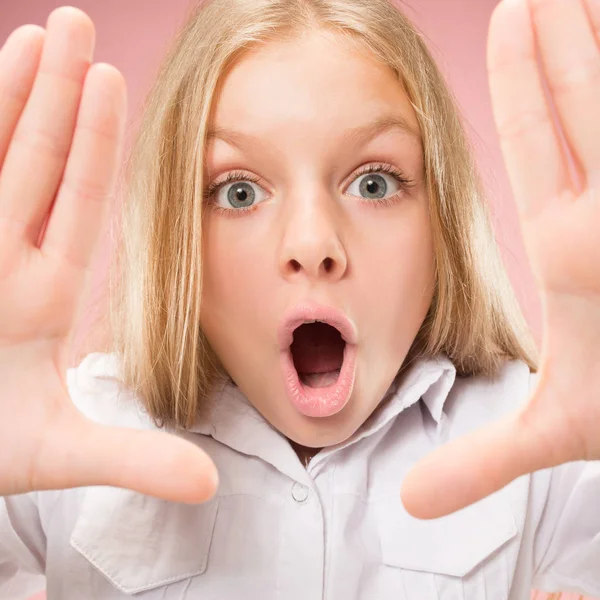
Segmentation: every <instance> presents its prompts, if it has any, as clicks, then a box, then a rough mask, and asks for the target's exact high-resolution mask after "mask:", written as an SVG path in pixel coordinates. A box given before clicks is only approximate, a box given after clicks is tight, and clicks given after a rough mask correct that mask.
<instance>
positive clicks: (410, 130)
mask: <svg viewBox="0 0 600 600" xmlns="http://www.w3.org/2000/svg"><path fill="white" fill-rule="evenodd" d="M390 129H400V130H401V131H403V132H404V133H406V134H407V135H408V136H409V137H410V138H411V139H412V140H413V141H414V142H417V143H419V144H420V143H421V135H420V133H419V131H418V130H417V129H415V127H414V126H413V125H412V124H411V123H409V122H408V121H407V120H406V119H405V118H404V117H403V116H402V115H383V116H379V117H377V118H376V119H375V120H374V121H372V122H369V123H366V124H364V125H359V126H358V127H354V128H352V129H349V130H347V131H346V132H344V133H343V134H342V136H341V138H340V142H341V143H342V144H343V145H344V146H345V145H350V144H356V145H359V144H365V143H366V142H368V141H369V140H371V139H373V138H374V137H376V136H378V135H381V134H382V133H384V132H386V131H388V130H390ZM216 138H218V139H220V140H223V141H224V142H227V143H228V144H230V145H231V146H235V147H237V148H240V149H241V148H242V147H243V146H251V145H256V144H259V143H260V138H258V137H255V136H253V135H249V134H247V133H242V132H241V131H234V130H233V129H227V128H225V127H211V128H209V129H208V131H207V134H206V141H207V142H208V141H210V140H211V139H216Z"/></svg>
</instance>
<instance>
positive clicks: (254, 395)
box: [202, 30, 434, 447]
mask: <svg viewBox="0 0 600 600" xmlns="http://www.w3.org/2000/svg"><path fill="white" fill-rule="evenodd" d="M211 121H212V122H211V125H212V134H211V135H210V136H209V142H208V147H207V157H206V177H207V180H206V181H207V184H210V187H211V188H213V189H214V188H215V186H218V187H217V188H216V189H215V191H214V192H213V194H212V196H211V197H210V198H209V199H208V200H207V203H208V204H209V205H210V206H209V207H208V209H207V211H206V218H205V221H204V236H205V237H204V244H205V246H204V284H203V285H204V288H203V305H202V327H203V330H204V332H205V334H206V336H207V338H208V340H209V342H210V343H211V345H212V347H213V348H214V350H215V351H216V352H217V354H218V355H219V357H220V359H221V361H222V362H223V365H224V366H225V368H226V369H227V370H228V372H229V374H230V375H231V377H232V378H233V380H234V381H235V382H236V384H237V385H238V386H239V388H240V389H241V391H242V392H243V393H244V394H245V395H246V396H247V398H248V399H249V401H250V402H251V403H252V404H253V405H254V406H255V407H256V409H257V410H258V411H259V412H260V413H262V415H263V416H264V417H265V418H266V419H267V420H268V421H269V422H270V423H271V424H272V425H273V426H274V427H276V428H277V429H278V430H279V431H281V432H282V433H283V434H284V435H286V436H287V437H288V438H290V439H291V440H292V441H294V442H296V443H297V444H301V445H304V446H310V447H324V446H328V445H332V444H335V443H338V442H341V441H343V440H345V439H347V438H348V437H349V436H350V435H352V434H353V433H354V432H355V431H356V430H357V429H358V427H360V425H361V424H362V423H363V422H364V421H365V420H366V418H367V417H368V416H369V415H370V414H371V412H372V411H373V410H374V409H375V407H376V406H377V404H378V403H379V402H380V401H381V399H382V397H383V396H384V395H385V393H386V391H387V389H388V388H389V386H390V385H391V383H392V381H393V379H394V377H395V375H396V373H397V371H398V369H399V368H400V366H401V364H402V362H403V360H404V358H405V356H406V354H407V352H408V350H409V348H410V346H411V343H412V342H413V339H414V337H415V335H416V334H417V332H418V330H419V327H420V325H421V323H422V322H423V319H424V318H425V315H426V313H427V309H428V307H429V305H430V302H431V299H432V294H433V285H434V259H433V248H432V240H431V233H430V223H429V216H428V199H427V196H426V190H425V185H424V183H423V177H424V170H423V158H422V145H421V139H420V136H419V134H418V124H417V120H416V116H415V113H414V111H413V109H412V106H411V104H410V102H409V100H408V97H407V95H406V94H405V92H404V90H403V87H402V86H401V84H400V83H399V81H398V79H397V77H396V76H395V74H394V73H393V71H392V70H391V69H389V68H388V67H385V66H383V65H382V64H380V63H379V62H378V61H377V60H376V59H375V57H374V56H373V55H371V54H370V53H368V51H367V50H359V49H358V48H357V46H356V45H354V44H352V43H351V41H350V40H347V39H345V38H343V37H341V36H339V35H336V34H333V33H328V32H324V31H320V30H313V31H311V32H309V33H306V35H305V36H304V37H302V38H301V39H296V40H294V41H291V42H277V43H275V42H271V43H270V44H268V45H265V46H263V47H261V48H257V49H254V50H252V51H251V52H250V53H246V54H244V56H243V57H242V58H241V59H240V60H238V61H237V62H236V63H235V64H234V65H232V67H231V68H230V69H229V70H228V72H227V73H226V74H225V77H224V78H223V80H222V85H221V88H220V90H219V94H218V96H217V100H216V104H215V109H214V111H213V116H212V119H211ZM231 175H233V179H231V178H230V179H229V180H228V182H227V183H224V182H225V181H226V180H227V179H228V177H229V176H231ZM219 184H222V185H220V186H219ZM310 321H313V323H312V324H306V325H302V323H304V322H310ZM314 321H324V322H327V323H329V324H324V323H318V322H317V323H315V322H314ZM340 332H341V333H340Z"/></svg>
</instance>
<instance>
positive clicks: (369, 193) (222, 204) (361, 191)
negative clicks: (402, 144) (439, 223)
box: [204, 164, 415, 216]
mask: <svg viewBox="0 0 600 600" xmlns="http://www.w3.org/2000/svg"><path fill="white" fill-rule="evenodd" d="M382 173H383V175H382ZM365 175H369V176H368V177H364V176H365ZM361 177H362V179H361ZM388 179H389V180H391V181H392V183H391V187H392V188H394V187H397V189H396V190H393V189H392V194H391V195H388V191H389V189H390V185H389V184H388V181H387V180H388ZM250 182H251V183H250ZM259 182H260V179H259V178H258V177H256V176H254V175H250V174H247V173H245V172H244V171H231V172H230V173H228V174H227V177H226V178H225V180H223V181H216V182H213V183H212V184H211V185H210V186H208V188H207V189H206V191H205V193H204V198H205V200H210V201H212V204H213V207H214V208H215V209H216V210H217V211H219V212H222V213H227V214H232V213H236V216H238V215H240V214H243V213H246V212H249V211H251V210H254V208H255V207H256V206H257V205H258V204H260V203H261V202H262V201H263V200H265V199H266V193H264V195H263V197H261V194H260V193H258V194H257V193H256V191H255V189H254V186H253V185H252V184H255V185H256V187H258V189H260V190H262V191H263V192H264V190H263V188H262V187H261V186H260V185H258V184H259ZM229 184H233V185H229ZM356 184H358V185H356ZM353 186H354V187H353ZM414 186H415V182H414V181H413V180H411V179H409V178H408V177H406V176H405V175H404V173H403V172H402V171H401V170H400V169H398V168H396V167H393V166H391V165H388V164H374V165H367V166H365V167H362V168H361V169H360V170H359V171H358V172H357V173H355V175H354V179H353V180H352V182H351V184H350V185H349V186H348V188H347V190H348V191H350V192H351V193H350V194H349V193H348V191H347V192H346V195H350V196H355V197H358V198H359V199H361V200H363V201H365V202H366V203H367V204H375V205H378V206H384V205H389V204H391V203H393V202H395V201H397V200H399V199H400V197H402V196H403V195H404V194H405V193H406V192H408V191H409V190H410V189H411V188H412V187H414Z"/></svg>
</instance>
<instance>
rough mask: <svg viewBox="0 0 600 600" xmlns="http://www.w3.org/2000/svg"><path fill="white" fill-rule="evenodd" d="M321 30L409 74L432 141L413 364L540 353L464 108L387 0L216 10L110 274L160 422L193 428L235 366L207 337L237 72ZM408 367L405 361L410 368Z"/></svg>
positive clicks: (149, 138)
mask: <svg viewBox="0 0 600 600" xmlns="http://www.w3.org/2000/svg"><path fill="white" fill-rule="evenodd" d="M311 27H319V28H323V29H327V30H329V31H333V32H337V33H339V34H341V35H345V36H346V37H347V38H348V39H352V40H353V41H357V42H358V43H362V44H364V45H365V46H366V47H367V48H368V49H370V50H371V51H372V52H373V53H374V54H375V55H376V56H377V57H378V58H379V59H380V60H381V61H383V63H385V64H387V65H389V66H390V67H391V68H392V69H393V70H394V71H395V73H397V75H398V78H399V81H400V82H402V83H403V85H404V87H405V90H406V92H407V94H408V97H409V99H410V101H411V103H412V106H413V107H414V110H415V112H416V116H417V119H418V122H419V127H420V131H421V135H422V140H423V150H424V156H423V158H424V165H425V177H426V185H427V189H428V194H429V198H430V203H429V204H430V207H431V208H430V214H431V225H432V230H433V240H434V249H435V267H436V284H435V290H434V297H433V301H432V304H431V307H430V309H429V311H428V314H427V316H426V318H425V320H424V322H423V324H422V326H421V329H420V331H419V333H418V335H417V336H416V338H415V340H414V343H413V345H412V347H411V350H410V352H409V354H408V356H407V359H406V361H405V363H404V364H407V363H408V362H410V361H411V360H412V359H413V358H415V357H416V356H420V355H425V356H433V355H436V354H438V353H445V354H447V356H448V357H449V358H450V359H451V360H452V361H453V363H454V364H455V365H456V367H457V371H458V373H459V374H461V375H470V374H478V373H484V374H487V375H490V376H492V375H494V374H495V373H496V372H497V371H498V369H499V366H500V365H501V364H502V363H503V362H504V361H506V360H508V359H521V360H523V361H525V362H526V363H527V364H528V365H529V366H530V368H531V369H532V370H536V368H537V367H536V360H537V358H536V353H537V349H536V347H535V344H534V342H533V339H532V337H531V334H530V332H529V329H528V327H527V324H526V322H525V319H524V318H523V316H522V314H521V311H520V308H519V306H518V303H517V301H516V299H515V297H514V294H513V291H512V287H511V285H510V282H509V279H508V277H507V275H506V273H505V271H504V268H503V265H502V262H501V260H500V258H499V254H498V250H497V246H496V243H495V240H494V236H493V232H492V228H491V226H490V222H489V217H488V212H487V207H486V203H485V201H484V198H483V192H482V185H481V183H480V180H479V178H478V176H477V174H476V168H475V165H474V161H473V157H472V151H471V149H470V148H469V145H468V143H467V140H466V135H465V132H464V130H463V127H462V124H461V121H460V117H459V110H458V108H457V106H456V103H455V101H454V99H453V97H452V95H451V93H450V92H449V90H448V88H447V86H446V84H445V82H444V79H443V77H442V75H441V73H440V72H439V70H438V68H437V66H436V64H435V61H434V60H433V58H432V56H431V55H430V53H429V51H428V49H427V47H426V44H425V42H424V41H423V39H422V36H421V34H420V33H419V32H418V31H417V29H416V28H415V27H414V26H413V25H412V24H411V22H410V21H409V20H408V18H407V17H406V16H405V15H403V14H402V12H400V11H399V10H398V9H397V8H396V7H395V6H394V5H393V4H391V3H390V2H389V1H388V0H210V1H206V2H204V3H202V4H201V5H198V6H197V7H195V8H194V9H193V11H192V13H191V14H190V15H189V17H188V19H187V20H186V24H185V25H184V26H183V28H182V30H181V31H180V33H179V35H178V36H177V37H176V38H175V40H174V44H173V45H172V47H171V49H170V50H169V52H168V54H167V56H166V58H165V60H164V62H163V64H162V67H161V69H160V72H159V74H158V77H157V80H156V83H155V85H154V87H153V88H152V90H151V92H150V94H149V96H148V98H147V101H146V106H145V111H144V116H143V121H142V123H141V127H140V129H139V133H138V135H137V138H136V140H135V144H134V146H133V151H132V153H131V157H130V160H129V162H128V165H127V180H128V187H127V190H126V195H125V202H124V210H123V214H122V219H121V223H120V226H121V231H120V243H119V244H118V245H117V246H116V249H117V254H116V256H115V257H114V259H113V265H114V269H115V271H114V273H116V278H114V277H111V307H110V313H111V323H112V334H111V340H110V345H111V349H112V350H114V351H116V352H118V353H119V355H120V357H121V361H122V362H121V366H122V371H121V377H122V379H123V381H124V383H125V385H126V386H127V387H128V388H131V389H132V390H135V391H136V392H137V393H139V394H140V396H141V399H142V402H143V405H144V408H145V409H146V410H147V412H148V413H149V415H150V416H151V417H152V418H153V419H154V421H155V422H156V423H157V424H158V425H159V426H163V425H169V426H177V427H183V428H187V427H190V426H191V425H192V424H193V422H194V420H195V417H196V415H197V411H198V408H199V406H200V404H201V403H202V401H203V399H204V398H205V397H206V395H207V394H208V393H210V391H211V389H212V387H213V385H214V384H215V383H216V381H217V378H218V377H219V376H220V375H221V374H222V373H223V368H222V366H221V365H220V363H219V360H218V358H217V356H216V355H215V354H214V353H213V352H212V350H211V348H210V346H209V344H208V342H207V340H206V338H205V336H204V334H203V332H202V329H201V327H200V310H201V305H200V304H201V303H200V299H201V288H202V236H201V224H202V218H203V193H202V192H203V187H204V185H205V183H204V181H203V178H204V169H203V166H204V146H205V140H206V135H207V131H208V127H209V116H210V114H211V110H212V107H213V103H214V98H215V92H216V90H217V87H218V85H219V83H220V81H221V79H222V77H223V74H224V73H225V71H226V69H227V68H228V67H229V66H230V65H231V64H232V62H233V61H234V60H236V59H237V58H239V57H240V56H241V55H242V54H243V52H244V51H246V50H248V49H249V48H251V47H255V46H256V45H257V44H263V43H268V42H269V41H271V40H279V39H283V38H287V39H293V36H296V35H298V34H301V33H302V32H304V31H306V30H307V29H308V28H311ZM399 367H400V365H399Z"/></svg>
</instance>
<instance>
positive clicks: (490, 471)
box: [402, 416, 555, 519]
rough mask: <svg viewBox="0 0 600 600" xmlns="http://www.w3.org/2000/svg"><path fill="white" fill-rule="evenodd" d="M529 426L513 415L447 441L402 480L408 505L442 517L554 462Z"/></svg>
mask: <svg viewBox="0 0 600 600" xmlns="http://www.w3.org/2000/svg"><path fill="white" fill-rule="evenodd" d="M546 449H547V446H546V444H543V443H540V439H539V437H538V436H537V435H535V434H534V433H532V431H531V428H527V427H524V426H523V425H522V423H521V421H520V420H519V418H515V417H514V416H511V417H510V418H508V419H505V420H503V421H498V422H497V423H494V424H493V425H490V426H487V427H485V428H483V429H479V430H477V431H474V432H472V433H470V434H468V435H465V436H464V437H462V438H459V439H457V440H455V441H453V442H451V443H449V444H446V445H444V446H442V447H440V448H438V449H437V450H435V451H434V452H432V453H431V454H429V455H427V456H426V457H425V458H423V459H422V460H421V461H419V462H418V463H417V464H416V465H415V467H413V469H411V471H410V472H409V473H408V475H407V476H406V478H405V480H404V482H403V485H402V502H403V504H404V507H405V508H406V510H407V511H408V512H409V513H410V514H412V515H413V516H415V517H417V518H420V519H431V518H434V517H441V516H444V515H446V514H449V513H451V512H454V511H456V510H458V509H460V508H463V507H465V506H468V505H469V504H472V503H473V502H476V501H477V500H480V499H481V498H484V497H485V496H487V495H489V494H491V493H493V492H495V491H496V490H499V489H500V488H502V487H504V486H505V485H507V484H508V483H510V482H511V481H512V480H513V479H515V478H516V477H519V476H520V475H523V474H524V473H529V472H532V471H536V470H538V469H542V468H545V467H547V466H551V463H552V460H553V459H554V458H555V457H553V456H550V455H548V453H547V452H546Z"/></svg>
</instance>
